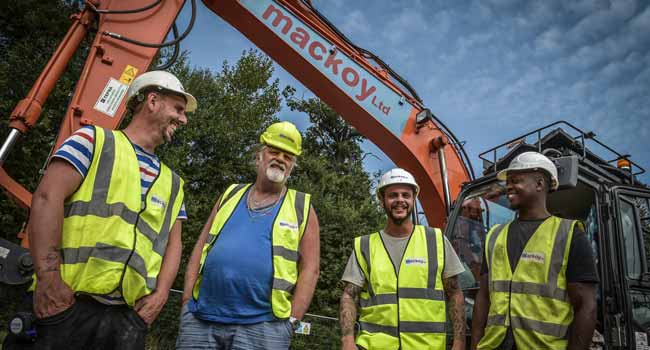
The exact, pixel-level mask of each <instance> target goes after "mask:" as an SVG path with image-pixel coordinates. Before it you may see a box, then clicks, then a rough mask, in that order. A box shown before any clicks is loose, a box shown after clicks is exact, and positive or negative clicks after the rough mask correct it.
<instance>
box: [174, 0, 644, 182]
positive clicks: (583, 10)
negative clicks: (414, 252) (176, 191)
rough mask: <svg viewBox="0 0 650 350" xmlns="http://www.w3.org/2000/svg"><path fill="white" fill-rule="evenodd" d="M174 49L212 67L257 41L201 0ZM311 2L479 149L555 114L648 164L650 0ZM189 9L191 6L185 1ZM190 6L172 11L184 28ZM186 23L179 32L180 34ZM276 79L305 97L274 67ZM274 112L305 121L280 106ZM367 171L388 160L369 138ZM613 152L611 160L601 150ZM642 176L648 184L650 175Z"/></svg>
mask: <svg viewBox="0 0 650 350" xmlns="http://www.w3.org/2000/svg"><path fill="white" fill-rule="evenodd" d="M198 3H199V6H200V11H199V13H198V18H197V23H196V25H195V28H194V30H193V32H192V33H191V34H190V35H189V37H188V38H187V39H186V40H185V41H184V42H183V44H182V48H183V49H186V50H189V51H190V53H191V54H190V60H191V64H193V65H196V66H199V67H209V68H211V69H213V70H215V71H217V70H219V69H220V68H221V65H222V62H223V60H224V59H227V60H228V61H230V62H235V61H236V60H237V59H238V57H239V56H240V55H241V53H242V51H244V50H246V49H249V48H254V47H255V46H254V45H253V44H252V43H251V42H250V41H248V39H246V38H245V37H244V36H243V35H242V34H240V33H239V32H238V31H237V30H235V29H234V28H232V27H231V26H230V25H229V24H227V23H226V22H225V21H223V20H222V19H220V18H219V17H218V16H216V15H215V14H214V13H213V12H211V11H210V10H208V9H207V8H205V7H204V6H203V4H202V3H201V2H198ZM313 4H314V5H315V6H316V7H317V8H318V9H319V10H320V11H321V12H322V13H323V14H324V15H325V16H327V17H328V18H329V20H330V21H331V22H333V23H334V24H335V25H336V26H337V27H338V28H339V29H340V30H341V31H342V32H343V33H345V34H346V35H347V36H348V37H349V38H350V39H352V40H353V41H354V42H355V43H356V44H357V45H359V46H361V47H364V48H366V49H369V50H371V51H373V52H374V53H375V54H377V55H378V56H379V57H381V58H382V59H383V60H384V61H386V62H387V63H388V64H390V65H391V67H392V68H393V69H394V70H396V71H397V72H398V73H400V74H401V75H402V76H403V77H404V78H405V79H406V80H408V81H409V83H410V84H411V85H412V86H413V87H414V88H415V89H416V91H417V92H418V94H419V95H420V96H421V97H422V99H423V100H424V103H425V105H426V106H427V107H428V108H430V109H431V110H432V111H433V113H434V114H435V115H436V116H438V118H440V119H441V120H442V121H443V122H444V123H445V124H447V126H448V127H449V128H450V129H452V130H453V132H454V133H455V134H456V136H457V137H458V138H459V139H460V140H462V141H465V142H466V145H465V147H466V149H467V151H468V153H469V156H470V158H471V159H472V162H473V165H474V168H475V169H476V170H477V172H480V170H481V163H480V162H479V161H478V157H477V155H478V154H479V153H480V152H481V151H483V150H486V149H488V148H490V147H492V146H494V145H497V144H500V143H502V142H504V141H506V140H508V139H511V138H514V137H516V136H518V135H520V134H522V133H523V132H527V131H530V130H533V129H536V128H538V127H541V126H543V125H546V124H549V123H551V122H553V121H556V120H560V119H563V120H567V121H569V122H571V123H573V124H574V125H576V126H578V127H580V128H582V129H584V130H586V131H593V132H595V133H596V135H597V137H598V139H600V140H601V141H603V142H605V143H606V144H608V145H610V146H611V147H613V148H614V149H616V150H618V151H620V152H622V153H629V154H631V155H632V159H633V160H634V161H636V162H637V163H639V164H640V165H641V166H644V167H646V168H648V169H649V170H650V152H648V149H649V148H650V147H649V146H648V145H649V144H650V97H649V96H648V95H649V94H650V2H648V1H635V0H616V1H607V0H584V1H560V0H544V1H519V0H485V1H464V0H453V1H385V0H382V1H372V2H371V1H343V0H328V1H318V0H313ZM188 5H189V4H188ZM187 7H188V6H186V8H185V9H184V11H183V15H182V16H181V18H180V21H179V22H180V23H179V24H180V25H179V28H184V24H185V23H187V18H188V13H189V11H188V8H187ZM181 30H183V29H181ZM275 76H276V77H277V78H278V79H279V80H280V83H281V85H282V86H284V85H292V86H294V87H296V88H297V90H298V93H297V94H298V96H301V95H303V94H304V96H307V97H309V96H312V95H313V94H312V93H311V92H310V91H309V90H308V89H306V88H305V87H303V86H302V85H301V84H300V82H298V81H297V80H296V79H295V78H293V77H291V76H290V75H289V74H288V73H286V72H285V71H284V70H283V69H282V67H280V66H279V65H276V68H275ZM279 117H280V118H282V119H285V118H286V119H289V120H292V121H294V122H296V123H297V124H298V125H299V127H301V128H303V129H304V128H305V127H307V126H308V118H307V116H306V115H303V114H299V113H294V112H290V111H288V109H286V108H285V109H284V110H283V111H282V112H281V114H280V115H279ZM364 149H365V150H366V151H367V152H371V153H372V154H374V155H375V156H376V157H366V159H368V161H367V163H366V168H367V170H370V171H374V170H377V169H380V170H386V169H388V168H390V167H391V166H392V162H391V161H390V160H389V159H388V158H387V157H386V156H385V155H383V153H382V152H381V151H380V150H378V149H377V148H376V147H374V146H373V145H371V144H365V145H364ZM604 157H605V158H607V159H611V158H612V157H610V156H609V155H605V156H604ZM642 180H643V181H645V182H650V175H648V174H645V175H643V176H642Z"/></svg>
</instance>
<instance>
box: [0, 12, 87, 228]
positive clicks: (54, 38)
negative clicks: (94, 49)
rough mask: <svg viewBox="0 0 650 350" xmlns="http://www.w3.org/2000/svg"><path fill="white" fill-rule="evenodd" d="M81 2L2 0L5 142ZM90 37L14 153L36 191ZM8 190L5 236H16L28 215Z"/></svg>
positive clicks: (12, 169)
mask: <svg viewBox="0 0 650 350" xmlns="http://www.w3.org/2000/svg"><path fill="white" fill-rule="evenodd" d="M76 11H77V8H76V7H74V6H71V5H69V4H68V3H66V2H62V1H38V0H24V1H23V0H21V1H3V2H2V3H1V5H0V87H2V89H0V142H4V140H5V138H6V137H7V135H8V134H9V128H8V127H7V126H8V122H9V115H10V114H11V112H12V111H13V109H14V107H15V106H16V104H17V103H18V101H20V100H21V99H23V98H25V96H27V93H28V92H29V90H30V88H31V85H32V84H33V82H34V81H36V79H37V78H38V76H39V74H40V73H41V70H42V69H43V68H44V67H45V65H46V63H47V61H48V60H49V59H50V56H51V55H52V53H53V52H54V51H55V49H56V47H57V45H58V43H59V42H60V41H61V39H62V38H63V37H64V35H65V33H66V32H67V30H68V28H69V26H70V23H71V22H70V20H69V19H68V17H69V15H71V14H73V13H75V12H76ZM90 40H92V38H91V37H89V38H88V39H86V40H85V42H84V43H82V45H81V47H80V50H79V52H78V53H77V54H76V55H75V56H74V57H73V58H72V60H71V62H70V63H69V64H68V68H67V70H66V72H65V73H64V74H63V76H62V77H61V79H59V82H58V83H57V84H56V86H55V87H54V89H53V90H52V93H51V95H50V97H49V98H48V99H47V100H46V101H45V103H44V105H43V111H42V113H41V118H40V120H39V122H38V124H36V126H35V127H34V128H33V129H32V130H30V131H29V133H28V134H27V135H26V136H25V137H24V139H22V140H19V141H18V143H17V144H16V146H15V147H14V149H13V151H12V152H11V153H10V155H9V158H8V159H7V162H6V163H5V164H4V168H5V170H6V171H7V172H8V173H9V174H10V175H11V176H12V177H13V178H14V179H16V181H18V182H19V183H20V184H22V185H23V186H25V187H26V188H27V189H28V190H30V191H33V190H34V189H35V188H36V185H37V184H38V180H39V178H40V176H39V170H40V169H41V168H42V167H43V166H44V164H45V161H46V159H47V155H48V153H49V151H50V150H51V148H52V146H53V144H54V141H55V138H56V136H57V133H58V128H59V123H60V121H61V119H62V118H63V115H64V113H65V110H66V107H67V104H68V99H69V95H70V93H71V91H72V90H73V88H74V86H75V83H76V77H78V76H79V74H80V72H81V69H82V67H83V64H84V57H85V54H86V53H87V51H88V47H89V42H90ZM26 214H27V213H26V212H25V210H23V209H21V208H18V207H17V206H16V205H15V204H14V202H13V201H12V200H10V199H8V198H7V196H5V195H1V196H0V227H2V229H1V230H0V237H2V238H5V239H9V240H13V241H15V240H16V233H17V232H18V231H20V228H21V227H22V224H23V222H24V220H25V219H26Z"/></svg>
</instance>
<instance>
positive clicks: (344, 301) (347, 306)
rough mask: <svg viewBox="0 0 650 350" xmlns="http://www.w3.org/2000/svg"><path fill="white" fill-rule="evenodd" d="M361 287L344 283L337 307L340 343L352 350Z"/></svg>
mask: <svg viewBox="0 0 650 350" xmlns="http://www.w3.org/2000/svg"><path fill="white" fill-rule="evenodd" d="M360 293H361V287H359V286H357V285H354V284H352V283H345V286H344V287H343V294H341V301H340V305H339V322H340V324H341V342H342V343H343V348H344V349H345V348H346V346H347V347H348V348H349V347H352V348H353V349H354V347H355V345H354V328H355V324H356V322H357V314H358V312H357V309H358V307H359V294H360Z"/></svg>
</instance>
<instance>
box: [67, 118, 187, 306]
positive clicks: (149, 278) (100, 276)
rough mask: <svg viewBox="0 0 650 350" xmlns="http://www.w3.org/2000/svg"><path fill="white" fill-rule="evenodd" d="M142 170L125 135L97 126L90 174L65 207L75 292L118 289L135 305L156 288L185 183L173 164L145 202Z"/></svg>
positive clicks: (163, 167) (164, 169)
mask: <svg viewBox="0 0 650 350" xmlns="http://www.w3.org/2000/svg"><path fill="white" fill-rule="evenodd" d="M141 194H142V189H141V185H140V165H139V163H138V159H137V157H136V154H135V150H134V148H133V145H132V144H131V142H130V141H129V139H128V138H127V137H126V135H124V133H122V132H121V131H111V130H104V129H102V128H99V127H96V128H95V147H94V152H93V159H92V162H91V164H90V168H89V169H88V174H87V175H86V177H85V179H84V180H83V182H82V184H81V186H80V187H79V189H78V190H77V191H76V192H75V193H74V194H73V195H72V196H70V197H69V198H67V199H66V202H65V207H64V208H65V210H64V219H63V229H62V240H61V247H62V250H61V251H62V252H61V255H62V260H63V261H62V264H61V277H62V278H63V280H64V281H65V283H66V284H67V285H68V286H70V288H71V289H72V290H73V291H75V292H81V293H90V294H98V295H105V294H110V293H112V292H114V291H116V290H119V291H120V292H121V293H122V297H123V298H124V300H125V301H126V303H127V304H128V305H131V306H133V305H135V302H136V300H138V299H139V298H141V297H143V296H145V295H147V294H150V293H151V292H152V291H153V290H154V289H155V288H156V281H157V277H158V273H159V272H160V265H161V263H162V259H163V255H164V253H165V248H166V247H167V240H168V238H169V232H170V230H171V228H172V226H173V225H174V223H175V222H176V218H177V216H178V214H179V212H180V209H181V205H182V203H183V180H182V179H181V178H180V177H179V176H178V175H177V174H176V173H174V172H173V171H171V170H170V169H169V168H168V167H167V166H166V165H165V164H163V163H162V162H161V163H160V173H159V174H158V177H157V178H156V179H155V180H154V181H153V183H152V184H151V187H150V188H149V190H148V192H147V194H146V200H145V203H144V206H143V205H142V198H141Z"/></svg>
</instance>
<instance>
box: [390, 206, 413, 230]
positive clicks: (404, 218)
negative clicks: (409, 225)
mask: <svg viewBox="0 0 650 350" xmlns="http://www.w3.org/2000/svg"><path fill="white" fill-rule="evenodd" d="M384 211H385V212H386V215H387V216H388V217H389V218H390V219H391V220H392V221H393V222H394V223H395V224H397V225H398V226H399V225H402V223H403V222H404V221H406V220H408V219H410V218H411V216H412V214H413V208H409V210H408V212H407V214H406V215H405V216H404V217H403V218H399V219H398V218H395V217H394V216H393V215H392V214H391V211H390V210H384Z"/></svg>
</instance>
